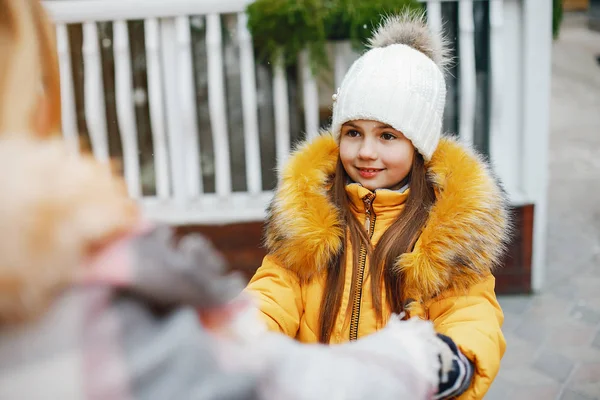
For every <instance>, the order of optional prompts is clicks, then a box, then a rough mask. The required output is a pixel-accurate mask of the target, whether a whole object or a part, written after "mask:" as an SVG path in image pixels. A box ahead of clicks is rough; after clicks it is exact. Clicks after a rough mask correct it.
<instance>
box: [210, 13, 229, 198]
mask: <svg viewBox="0 0 600 400" xmlns="http://www.w3.org/2000/svg"><path fill="white" fill-rule="evenodd" d="M206 47H207V48H206V54H207V59H208V60H207V62H208V64H207V69H208V105H209V113H210V121H211V126H212V135H213V147H214V154H215V180H216V191H217V194H218V195H219V196H223V197H228V196H229V195H230V194H231V165H230V161H229V158H230V157H229V138H228V132H227V112H226V108H225V84H224V77H223V48H222V38H221V18H220V16H219V14H209V15H207V16H206Z"/></svg>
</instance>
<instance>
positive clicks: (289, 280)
mask: <svg viewBox="0 0 600 400" xmlns="http://www.w3.org/2000/svg"><path fill="white" fill-rule="evenodd" d="M370 46H371V49H370V50H369V51H367V52H366V53H365V54H364V55H362V56H361V57H360V58H359V59H358V60H357V61H356V62H355V63H354V64H353V66H352V67H351V68H350V70H349V71H348V73H347V74H346V76H345V78H344V80H343V82H342V85H341V87H340V88H339V89H338V93H337V94H336V95H334V105H333V121H332V127H331V132H330V133H327V134H323V135H321V136H320V137H318V138H316V139H315V140H313V141H312V142H308V143H305V144H303V145H301V146H300V147H299V148H298V149H297V150H296V152H295V153H294V154H293V156H292V157H291V159H290V160H289V162H288V164H287V166H286V167H285V168H284V169H283V171H282V176H281V183H280V184H279V187H278V188H277V190H276V194H275V197H274V200H273V202H272V204H271V206H270V210H269V214H270V215H269V218H268V221H267V226H266V246H267V249H268V255H267V256H266V257H265V259H264V261H263V264H262V266H261V267H260V268H259V269H258V270H257V272H256V274H255V276H254V277H253V278H252V280H251V282H250V283H249V285H248V290H249V291H250V292H252V293H253V294H255V295H256V297H257V299H258V304H259V307H260V310H261V312H262V314H263V315H264V318H265V320H266V321H267V323H268V325H269V327H270V329H271V330H274V331H279V332H282V333H284V334H286V335H288V336H290V337H293V338H296V339H298V340H299V341H301V342H321V343H342V342H346V341H353V340H357V339H360V338H363V337H365V336H367V335H369V334H372V333H373V332H376V331H377V330H379V329H381V328H382V327H384V326H385V325H386V323H387V322H388V320H389V318H390V315H391V314H392V313H401V312H405V315H406V318H413V317H417V318H421V319H428V320H430V321H432V322H433V324H434V327H435V329H436V331H437V332H438V337H439V339H440V340H441V341H442V342H443V343H444V344H445V346H447V348H449V349H450V350H452V351H453V353H454V360H453V369H452V371H451V373H450V376H449V379H446V380H442V381H441V383H440V385H439V387H438V391H437V395H436V398H450V397H456V396H460V397H459V398H460V399H481V398H483V396H484V395H485V393H486V391H487V390H488V388H489V387H490V384H491V383H492V381H493V379H494V377H495V376H496V374H497V372H498V369H499V366H500V359H501V357H502V355H503V353H504V350H505V341H504V337H503V335H502V331H501V329H500V328H501V324H502V321H503V314H502V311H501V309H500V306H499V304H498V302H497V300H496V296H495V293H494V277H493V275H492V271H493V268H494V267H495V266H496V265H497V264H498V263H499V261H500V257H501V255H502V253H503V250H504V248H505V243H506V241H507V239H508V225H509V222H508V212H507V202H506V198H505V197H504V195H503V192H502V190H501V189H500V188H499V187H498V185H497V184H496V182H495V181H494V178H493V177H492V174H491V172H490V170H489V169H488V167H487V165H486V164H485V163H484V162H483V161H482V159H481V158H480V157H479V156H477V155H476V154H475V153H474V152H473V151H472V150H470V149H469V148H467V147H465V146H464V145H462V144H460V143H459V142H457V141H455V140H453V139H451V138H446V137H440V133H441V128H442V115H443V111H444V103H445V93H446V87H445V82H444V73H443V71H444V66H445V64H446V62H447V58H446V55H447V51H446V50H445V48H444V43H443V40H442V38H440V37H436V36H434V35H432V34H431V33H430V32H429V31H428V29H427V26H426V23H425V20H424V17H423V15H412V16H411V15H404V16H400V17H392V18H388V19H387V20H386V21H385V22H384V24H383V25H382V26H381V27H380V28H379V30H378V31H377V32H376V33H375V34H374V36H373V37H372V38H371V40H370Z"/></svg>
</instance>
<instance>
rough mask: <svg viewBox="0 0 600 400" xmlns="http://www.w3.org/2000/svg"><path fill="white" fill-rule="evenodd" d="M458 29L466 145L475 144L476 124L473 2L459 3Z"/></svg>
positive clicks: (462, 131)
mask: <svg viewBox="0 0 600 400" xmlns="http://www.w3.org/2000/svg"><path fill="white" fill-rule="evenodd" d="M458 28H459V34H458V35H459V36H458V37H459V39H458V40H459V48H460V55H459V57H460V63H459V68H460V127H459V132H458V133H459V135H460V138H461V139H462V140H463V141H464V142H465V143H469V144H471V143H473V129H474V124H475V98H476V95H477V93H476V79H475V76H476V71H475V42H474V41H475V37H474V32H475V22H474V20H473V2H472V1H471V0H461V1H460V2H459V3H458Z"/></svg>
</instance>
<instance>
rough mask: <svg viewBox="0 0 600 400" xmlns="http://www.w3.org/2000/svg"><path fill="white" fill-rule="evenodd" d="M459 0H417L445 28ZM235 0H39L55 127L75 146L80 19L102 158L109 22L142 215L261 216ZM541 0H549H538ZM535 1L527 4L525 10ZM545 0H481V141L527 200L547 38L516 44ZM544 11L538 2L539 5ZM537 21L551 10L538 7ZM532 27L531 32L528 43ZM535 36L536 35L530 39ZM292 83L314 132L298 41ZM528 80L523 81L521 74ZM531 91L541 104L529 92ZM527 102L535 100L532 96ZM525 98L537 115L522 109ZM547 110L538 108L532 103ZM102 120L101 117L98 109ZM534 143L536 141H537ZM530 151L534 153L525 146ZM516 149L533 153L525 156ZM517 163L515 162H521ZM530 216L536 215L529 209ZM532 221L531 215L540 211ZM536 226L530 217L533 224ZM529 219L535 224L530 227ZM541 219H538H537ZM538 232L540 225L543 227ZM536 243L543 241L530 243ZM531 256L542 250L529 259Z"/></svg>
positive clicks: (282, 115)
mask: <svg viewBox="0 0 600 400" xmlns="http://www.w3.org/2000/svg"><path fill="white" fill-rule="evenodd" d="M448 1H454V2H456V1H459V0H443V1H442V0H430V1H425V3H426V4H427V15H428V22H429V25H430V27H431V29H433V30H441V29H444V26H445V25H444V21H442V14H443V13H442V7H443V4H444V3H445V2H448ZM476 2H477V0H460V1H459V4H458V30H457V35H458V38H457V39H456V42H457V43H458V48H459V52H458V54H457V59H458V69H457V72H458V74H459V75H460V79H459V80H458V92H459V94H460V95H459V96H458V98H459V104H458V105H456V108H457V109H458V110H459V115H460V118H459V124H458V131H459V132H458V133H459V135H460V137H461V138H462V139H463V140H465V141H466V142H472V141H473V136H474V124H475V118H476V116H477V113H478V110H477V108H476V103H477V91H476V84H477V81H476V65H475V63H476V60H475V39H476V38H475V33H474V26H475V25H474V15H473V3H476ZM247 3H248V1H245V0H202V1H194V0H168V1H167V0H61V1H50V0H48V1H46V2H45V6H46V7H47V9H48V10H49V12H50V14H51V16H52V17H53V19H54V21H55V22H56V23H57V27H56V29H57V41H58V51H59V60H60V72H61V81H62V83H61V93H62V102H63V108H62V109H63V130H64V134H65V136H66V138H67V139H68V140H69V141H71V142H72V143H73V146H74V147H76V146H78V142H79V137H78V132H77V123H76V113H77V110H76V101H75V95H74V84H73V79H74V76H73V73H72V71H73V63H74V61H73V60H72V59H71V54H72V50H73V48H72V43H70V41H69V35H68V33H67V27H68V26H69V25H70V24H82V26H83V28H82V35H83V44H82V49H81V51H82V55H83V70H84V72H83V75H84V76H83V81H84V84H83V98H84V101H83V103H84V105H85V106H84V112H85V121H86V125H87V130H88V132H89V137H90V142H91V146H92V150H93V152H94V154H95V155H96V156H97V157H98V158H99V159H101V160H107V159H108V158H109V146H108V139H107V137H108V135H107V120H106V109H105V107H106V101H105V100H106V99H105V98H104V93H105V91H104V86H103V74H102V68H103V63H102V60H101V45H102V46H103V45H104V44H103V43H99V39H98V29H97V23H98V22H110V23H111V24H112V31H113V43H112V44H109V45H112V47H113V53H114V60H115V61H114V77H115V104H116V110H117V124H118V128H119V132H120V141H121V146H122V158H123V166H124V175H125V179H126V181H127V184H128V187H129V191H130V194H131V195H132V196H133V197H136V198H138V199H139V200H140V202H141V204H142V205H143V207H144V208H145V210H146V212H147V213H148V215H149V216H150V218H153V219H156V220H162V221H166V222H169V223H174V224H221V223H232V222H244V221H252V220H261V219H263V218H264V216H265V208H266V205H267V204H268V201H269V200H270V198H271V196H272V192H271V191H270V190H265V184H264V182H263V178H262V175H261V161H263V162H264V157H263V156H262V155H261V146H260V140H261V133H260V130H259V123H258V102H259V101H258V99H257V81H256V79H257V74H256V71H257V63H256V62H255V56H254V53H253V46H252V40H251V37H250V34H249V32H248V30H247V28H246V16H245V14H244V9H245V7H246V6H247ZM548 3H550V2H548ZM536 7H539V10H540V12H539V13H538V12H537V11H536V14H537V15H536V14H534V10H538V8H536ZM549 10H550V6H549V5H548V4H546V2H545V1H544V0H489V36H490V37H489V60H488V61H489V71H490V73H489V76H490V84H489V110H490V111H489V113H490V115H489V143H490V155H491V158H492V161H493V163H494V165H495V168H496V172H497V173H498V175H499V176H500V178H501V179H502V180H503V182H504V184H505V186H506V188H507V190H508V192H509V193H510V195H511V196H512V197H513V200H514V201H515V202H521V201H532V202H535V203H540V204H541V205H542V207H541V208H542V209H544V208H545V184H539V182H538V183H533V182H537V181H535V179H533V178H531V177H534V176H536V175H537V176H540V177H541V179H542V180H544V182H545V177H546V174H547V172H546V165H545V159H546V156H545V148H540V149H536V150H533V149H532V147H534V146H535V145H536V143H542V144H545V143H546V138H545V136H546V135H547V126H545V125H543V126H544V129H543V130H542V131H541V132H535V131H534V130H535V129H534V126H535V123H534V121H536V120H541V121H544V120H545V119H547V112H548V110H547V106H544V105H543V104H544V102H545V103H547V101H548V100H547V99H543V98H541V97H540V96H541V95H538V94H536V90H538V89H539V85H545V87H544V88H543V90H542V92H543V93H546V94H547V91H548V84H549V74H548V73H547V72H548V71H546V69H544V68H542V70H543V71H546V72H544V74H542V76H537V77H536V76H535V72H534V71H535V68H540V66H542V67H543V66H544V64H545V63H547V64H548V65H549V63H550V59H549V46H550V38H549V37H548V39H542V40H541V42H542V43H541V50H542V51H541V54H540V55H539V57H537V56H534V55H532V54H525V52H524V50H528V51H530V52H534V51H537V50H536V49H539V48H540V43H539V42H540V39H539V38H540V37H544V35H543V33H541V32H539V29H543V28H545V27H546V25H547V24H545V23H543V22H540V21H541V19H542V18H546V14H549V12H550V11H549ZM542 11H543V12H542ZM222 14H236V15H237V26H236V29H235V31H236V35H235V36H236V37H237V39H236V40H237V41H238V43H239V45H238V47H237V49H238V54H237V57H238V58H239V70H240V75H239V77H240V82H239V83H240V85H241V104H242V107H241V108H242V110H241V112H242V116H243V136H242V137H243V142H244V144H243V146H244V153H243V154H244V157H245V183H246V190H244V191H234V190H233V187H232V174H233V172H232V168H231V165H232V161H235V160H232V156H231V154H232V153H231V148H230V145H231V143H230V140H229V138H230V136H229V135H228V131H229V130H230V129H231V126H230V124H229V122H230V121H229V120H228V115H229V114H228V112H230V111H232V110H228V105H227V100H226V90H227V89H226V86H227V84H228V83H229V81H228V80H227V79H228V78H227V76H226V75H225V74H224V59H225V54H224V51H223V40H224V38H223V37H222V31H223V29H222V28H223V26H222V18H221V15H222ZM193 16H202V17H203V21H204V24H205V27H204V28H205V42H206V49H205V51H206V66H205V68H206V70H207V86H208V90H207V92H208V93H207V102H208V114H209V116H210V118H209V119H210V132H211V135H210V136H211V138H212V147H213V148H212V154H213V155H214V163H213V164H214V165H213V166H212V169H213V170H214V182H215V185H214V192H207V191H206V190H205V189H204V187H203V179H202V177H203V176H204V174H206V173H208V172H207V171H203V170H202V168H201V165H204V164H203V163H202V161H203V160H202V154H204V152H205V150H207V149H204V148H203V149H202V151H200V150H201V149H200V146H199V139H198V136H199V128H200V126H199V123H198V118H197V113H196V110H197V106H198V104H197V96H196V91H195V90H194V88H195V87H196V86H195V85H194V65H193V60H192V45H193V43H192V38H191V36H190V17H193ZM547 19H548V21H549V20H550V17H549V16H548V18H547ZM131 20H143V25H144V32H145V43H144V46H145V54H146V74H147V93H148V96H147V98H148V109H149V121H150V125H151V131H152V135H151V140H152V148H153V160H154V180H155V189H156V190H155V194H153V195H152V196H147V195H144V194H143V190H142V188H141V181H142V177H141V174H142V172H141V168H140V161H139V148H138V140H137V139H138V132H137V126H136V117H135V110H134V102H135V97H136V96H135V89H134V87H133V84H132V59H131V56H130V54H131V43H130V42H129V36H128V28H127V21H131ZM536 38H538V39H537V40H538V43H536V44H535V45H534V44H533V43H534V41H535V40H536ZM533 46H535V47H533ZM332 54H333V57H334V58H333V61H334V63H333V66H334V68H333V71H334V73H333V75H334V76H333V82H335V83H334V85H336V86H337V85H339V83H340V81H341V77H342V76H343V74H344V73H345V71H346V70H347V68H348V67H349V65H350V62H351V61H352V59H351V57H350V58H349V57H348V54H349V48H348V44H347V43H338V44H335V45H334V48H333V51H332ZM298 68H299V76H300V78H299V83H300V84H299V85H298V87H299V90H298V92H299V94H301V100H300V104H301V105H302V107H301V108H302V109H303V113H304V115H303V123H304V127H305V132H306V135H307V136H308V137H312V136H315V135H317V134H318V131H319V127H320V126H319V125H320V121H319V117H320V116H319V110H320V107H322V106H323V104H322V103H323V100H322V99H328V98H330V96H331V94H332V93H322V91H323V90H322V89H321V93H320V92H319V91H320V86H319V82H318V80H317V79H316V78H315V77H314V76H313V75H312V74H311V73H310V68H309V60H308V56H307V55H306V53H302V54H300V55H299V62H298ZM289 78H290V77H288V76H287V74H286V71H285V70H284V69H283V68H281V67H276V68H275V69H274V72H273V74H272V82H271V87H272V91H271V92H270V93H272V94H271V96H272V99H271V100H272V105H273V107H272V108H273V110H272V118H273V121H272V122H273V126H274V132H275V133H274V141H275V145H274V148H275V150H274V154H275V156H276V158H277V161H276V162H273V165H276V166H277V167H280V166H281V164H282V163H283V161H284V160H285V158H286V157H287V155H288V153H289V151H290V143H291V126H292V122H291V113H290V101H289V99H290V92H289ZM532 78H535V79H534V80H535V81H536V83H537V86H536V85H533V84H531V83H530V84H528V85H525V84H524V83H525V82H524V79H532ZM540 101H541V102H542V105H541V106H540V104H539V102H540ZM536 102H538V104H536ZM529 107H532V108H533V109H535V112H537V114H536V115H533V116H532V115H527V114H528V113H530V111H531V110H530V109H529ZM544 113H546V115H543V114H544ZM109 122H110V121H109ZM536 152H537V153H536ZM535 154H539V156H536V155H535ZM526 157H534V158H535V157H537V158H536V159H539V160H541V164H536V163H535V162H533V161H532V160H531V159H526ZM525 167H527V168H528V171H527V173H526V174H523V168H525ZM538 220H539V221H538ZM540 221H541V222H540ZM544 221H545V215H543V214H539V215H536V224H537V223H538V222H539V223H540V224H541V225H539V226H542V227H543V226H544V225H545V222H544ZM539 226H538V228H539ZM538 228H536V234H539V232H538ZM539 229H542V228H539ZM542 236H543V234H542ZM536 244H537V246H538V247H539V246H543V243H536ZM537 261H538V262H541V261H540V260H539V259H538V260H537Z"/></svg>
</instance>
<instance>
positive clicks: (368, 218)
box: [363, 194, 375, 232]
mask: <svg viewBox="0 0 600 400" xmlns="http://www.w3.org/2000/svg"><path fill="white" fill-rule="evenodd" d="M374 197H375V196H374V195H370V194H369V195H367V196H365V198H364V200H363V201H364V203H365V215H366V217H365V229H366V230H367V232H370V231H371V203H372V201H373V198H374Z"/></svg>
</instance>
